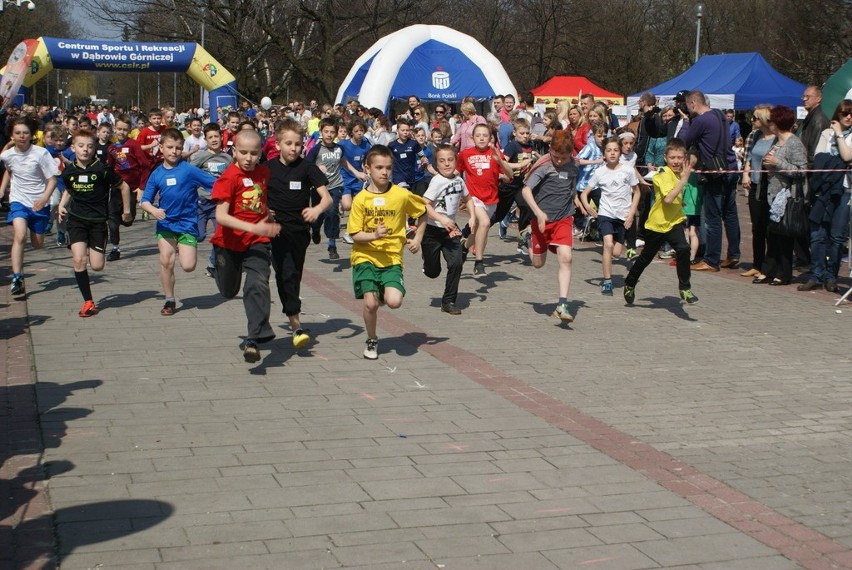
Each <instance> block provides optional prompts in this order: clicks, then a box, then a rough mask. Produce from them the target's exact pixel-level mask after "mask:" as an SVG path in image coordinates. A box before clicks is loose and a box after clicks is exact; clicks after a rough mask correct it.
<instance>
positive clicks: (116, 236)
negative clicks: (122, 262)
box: [107, 115, 151, 261]
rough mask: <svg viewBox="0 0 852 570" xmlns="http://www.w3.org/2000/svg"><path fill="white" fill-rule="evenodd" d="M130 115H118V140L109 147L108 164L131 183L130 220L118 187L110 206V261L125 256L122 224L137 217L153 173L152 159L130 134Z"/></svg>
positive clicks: (111, 197)
mask: <svg viewBox="0 0 852 570" xmlns="http://www.w3.org/2000/svg"><path fill="white" fill-rule="evenodd" d="M130 126H131V123H130V118H129V117H127V115H119V116H118V117H117V118H116V119H115V140H116V142H115V143H113V144H112V145H110V147H109V148H108V149H107V164H109V165H110V166H111V167H112V169H113V170H115V172H116V174H118V175H119V176H121V179H122V180H124V181H125V182H126V183H127V185H128V186H129V187H130V192H131V195H130V221H129V222H128V221H124V220H122V213H123V212H124V209H123V208H124V201H123V200H122V199H121V195H120V194H119V193H117V192H115V191H113V193H112V194H111V196H110V207H109V222H108V224H107V227H108V228H109V243H110V245H111V248H110V252H109V254H107V261H117V260H119V259H121V245H120V244H121V226H122V225H124V226H130V225H131V224H132V223H133V220H135V219H136V204H137V203H138V202H139V199H140V198H141V197H142V188H144V187H145V182H147V180H148V174H150V172H151V170H150V163H149V162H148V157H147V156H146V155H145V151H143V150H142V146H141V145H140V144H139V143H138V142H136V139H134V138H132V137H131V136H130Z"/></svg>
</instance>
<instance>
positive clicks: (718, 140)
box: [678, 91, 740, 271]
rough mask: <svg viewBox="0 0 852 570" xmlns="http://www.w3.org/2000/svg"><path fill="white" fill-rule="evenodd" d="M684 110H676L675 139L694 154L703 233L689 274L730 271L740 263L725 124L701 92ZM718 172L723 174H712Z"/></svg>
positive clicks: (688, 99)
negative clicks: (678, 126) (699, 172)
mask: <svg viewBox="0 0 852 570" xmlns="http://www.w3.org/2000/svg"><path fill="white" fill-rule="evenodd" d="M686 107H687V109H688V111H689V113H688V114H687V113H685V112H684V111H683V110H682V109H681V108H680V107H678V111H679V112H680V114H681V117H682V118H683V122H684V126H683V128H681V129H680V132H679V133H678V137H679V138H680V139H682V140H683V142H684V143H686V146H687V148H692V147H694V148H695V149H696V150H697V152H698V165H697V166H698V170H702V171H704V174H703V175H702V176H701V190H702V193H703V195H704V209H703V211H702V216H701V222H702V224H704V227H705V230H706V244H705V250H704V259H702V260H701V261H698V262H696V263H695V264H693V265H692V271H719V268H720V267H724V268H732V267H735V266H736V265H737V264H738V263H739V261H740V222H739V218H738V217H737V176H736V173H735V171H736V170H737V158H736V156H735V155H734V151H733V149H732V147H731V139H730V135H729V129H728V122H727V120H726V119H725V115H723V114H722V112H721V111H719V110H715V109H711V108H710V106H709V105H708V104H707V99H706V97H705V96H704V93H702V92H701V91H690V92H689V94H688V95H687V96H686ZM720 170H721V171H723V172H719V173H718V174H717V173H714V172H713V171H720ZM724 171H731V172H724ZM723 224H724V226H725V235H726V236H727V238H728V255H727V257H726V258H725V260H724V261H723V260H721V254H722V225H723Z"/></svg>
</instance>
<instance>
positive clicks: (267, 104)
mask: <svg viewBox="0 0 852 570" xmlns="http://www.w3.org/2000/svg"><path fill="white" fill-rule="evenodd" d="M260 106H261V107H262V108H263V109H264V110H266V111H268V110H269V109H271V108H272V99H270V98H269V97H264V98H263V99H261V100H260Z"/></svg>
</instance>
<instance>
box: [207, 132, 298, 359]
mask: <svg viewBox="0 0 852 570" xmlns="http://www.w3.org/2000/svg"><path fill="white" fill-rule="evenodd" d="M233 148H234V163H233V164H231V165H230V166H229V167H228V168H226V169H225V172H223V173H222V175H221V176H220V177H219V179H218V180H216V183H215V184H213V193H212V194H211V196H210V199H211V200H213V201H214V202H216V223H217V224H218V226H217V227H216V233H215V234H214V235H213V238H212V239H211V240H210V242H211V243H212V244H213V246H214V247H215V249H216V286H217V287H218V288H219V292H220V293H221V294H222V295H223V296H224V297H225V298H227V299H233V298H234V297H236V296H237V293H239V292H240V284H241V282H242V278H243V272H245V274H246V283H245V287H243V306H244V307H245V311H246V318H247V319H248V334H247V335H246V339H245V340H244V341H243V342H242V343H241V344H240V350H242V351H243V358H244V359H245V361H246V362H257V361H259V360H260V350H259V349H258V347H257V345H258V344H259V343H264V342H268V341H270V340H272V339H273V338H275V333H274V332H273V330H272V327H271V326H270V324H269V310H270V305H271V301H270V296H269V263H270V255H271V254H270V244H269V240H270V238H272V237H275V236H277V235H278V233H279V232H280V231H281V226H280V225H278V224H276V223H274V222H271V221H269V209H268V207H267V204H266V192H267V190H266V189H267V184H268V183H269V169H268V168H267V167H266V166H264V165H262V164H261V165H258V161H259V160H260V135H258V134H257V132H256V131H251V130H243V131H240V132H239V133H238V134H237V136H236V137H235V139H234V146H233Z"/></svg>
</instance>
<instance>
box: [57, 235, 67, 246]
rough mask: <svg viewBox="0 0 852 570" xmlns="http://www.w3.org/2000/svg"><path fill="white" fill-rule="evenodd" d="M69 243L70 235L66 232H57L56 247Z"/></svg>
mask: <svg viewBox="0 0 852 570" xmlns="http://www.w3.org/2000/svg"><path fill="white" fill-rule="evenodd" d="M66 245H68V236H67V235H66V234H65V232H62V231H59V232H56V247H65V246H66Z"/></svg>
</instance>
